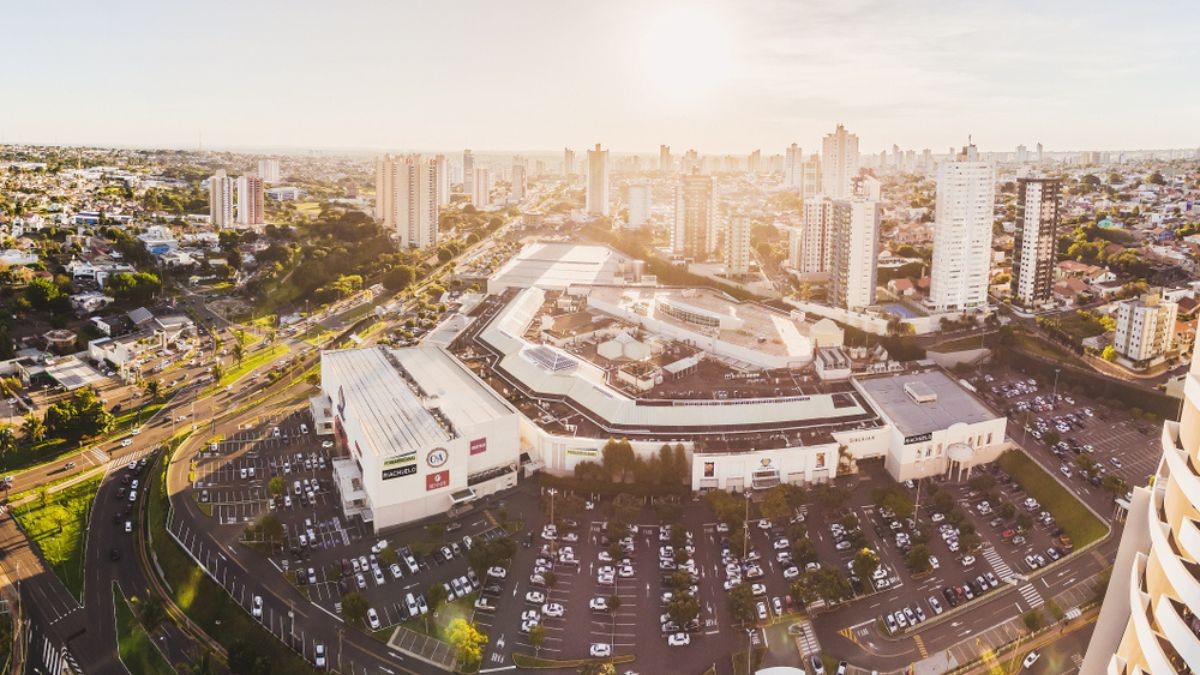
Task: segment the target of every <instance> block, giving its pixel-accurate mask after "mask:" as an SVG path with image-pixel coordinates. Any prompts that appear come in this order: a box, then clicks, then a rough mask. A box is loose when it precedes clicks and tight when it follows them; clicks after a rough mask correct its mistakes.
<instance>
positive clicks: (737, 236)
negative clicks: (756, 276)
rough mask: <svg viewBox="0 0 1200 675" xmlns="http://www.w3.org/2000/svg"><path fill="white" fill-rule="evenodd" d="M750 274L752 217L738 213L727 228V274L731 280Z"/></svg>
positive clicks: (730, 217)
mask: <svg viewBox="0 0 1200 675" xmlns="http://www.w3.org/2000/svg"><path fill="white" fill-rule="evenodd" d="M749 273H750V216H748V215H746V214H745V212H743V211H737V212H735V213H733V214H732V215H731V216H729V224H728V226H727V227H726V228H725V274H726V275H727V276H729V277H731V278H733V277H740V276H745V275H747V274H749Z"/></svg>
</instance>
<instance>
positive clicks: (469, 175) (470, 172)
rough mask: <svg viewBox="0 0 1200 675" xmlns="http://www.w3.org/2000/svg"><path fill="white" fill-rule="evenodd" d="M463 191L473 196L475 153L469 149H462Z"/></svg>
mask: <svg viewBox="0 0 1200 675" xmlns="http://www.w3.org/2000/svg"><path fill="white" fill-rule="evenodd" d="M463 192H464V193H466V195H467V196H468V197H474V196H475V155H473V154H471V151H470V150H463ZM472 202H473V200H472Z"/></svg>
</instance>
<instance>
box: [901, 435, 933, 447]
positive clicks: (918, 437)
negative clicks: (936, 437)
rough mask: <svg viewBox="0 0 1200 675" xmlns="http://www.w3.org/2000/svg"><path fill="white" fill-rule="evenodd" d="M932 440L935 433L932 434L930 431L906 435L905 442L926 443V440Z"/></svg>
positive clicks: (909, 443)
mask: <svg viewBox="0 0 1200 675" xmlns="http://www.w3.org/2000/svg"><path fill="white" fill-rule="evenodd" d="M932 440H933V434H932V433H928V434H917V435H916V436H905V437H904V444H905V445H912V444H913V443H924V442H926V441H932Z"/></svg>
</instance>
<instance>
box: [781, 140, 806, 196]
mask: <svg viewBox="0 0 1200 675" xmlns="http://www.w3.org/2000/svg"><path fill="white" fill-rule="evenodd" d="M803 171H804V153H803V152H802V151H801V150H800V146H799V145H796V144H795V143H792V144H791V145H789V146H787V148H785V149H784V151H783V184H784V185H786V186H787V187H790V188H795V189H796V190H797V191H799V190H800V183H801V179H802V174H803Z"/></svg>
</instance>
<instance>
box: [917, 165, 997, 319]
mask: <svg viewBox="0 0 1200 675" xmlns="http://www.w3.org/2000/svg"><path fill="white" fill-rule="evenodd" d="M971 147H974V146H971ZM971 154H972V153H970V152H969V149H968V148H965V147H964V148H963V149H962V152H960V153H959V154H958V155H957V157H955V158H954V159H953V160H948V161H945V162H942V163H941V164H939V165H938V171H937V206H936V210H935V213H934V225H933V269H932V271H931V273H930V287H929V304H930V305H931V306H932V307H933V309H934V310H935V311H938V312H950V311H961V310H964V309H970V308H973V307H983V306H985V305H987V298H988V280H989V271H990V269H991V259H992V221H993V212H994V204H995V199H996V170H995V168H994V167H993V166H992V164H991V163H990V162H980V161H971V160H968V159H967V157H968V156H969V155H971ZM975 154H977V153H975Z"/></svg>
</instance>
